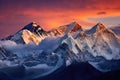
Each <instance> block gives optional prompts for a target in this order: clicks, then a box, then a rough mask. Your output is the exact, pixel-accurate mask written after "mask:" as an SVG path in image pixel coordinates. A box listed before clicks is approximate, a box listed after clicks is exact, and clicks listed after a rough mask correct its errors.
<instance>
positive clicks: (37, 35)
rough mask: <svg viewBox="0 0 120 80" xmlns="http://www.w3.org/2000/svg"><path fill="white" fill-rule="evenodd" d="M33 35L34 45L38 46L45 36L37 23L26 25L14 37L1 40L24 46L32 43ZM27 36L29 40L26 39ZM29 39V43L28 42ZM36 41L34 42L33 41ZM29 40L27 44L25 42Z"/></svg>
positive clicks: (44, 32)
mask: <svg viewBox="0 0 120 80" xmlns="http://www.w3.org/2000/svg"><path fill="white" fill-rule="evenodd" d="M33 35H34V43H36V44H38V43H39V42H40V41H41V40H42V39H43V38H45V37H46V36H47V33H46V31H44V30H43V29H42V28H41V27H40V26H39V25H37V23H35V22H31V23H30V24H28V25H26V26H25V27H24V28H22V29H21V30H19V31H18V32H17V33H15V34H14V35H11V36H8V37H7V38H5V39H3V40H12V41H15V42H16V43H19V44H25V43H27V44H28V43H29V42H32V41H33V40H32V39H33ZM28 36H29V39H27V38H28ZM30 37H32V38H31V41H30ZM35 39H36V40H35ZM28 40H29V42H27V41H28Z"/></svg>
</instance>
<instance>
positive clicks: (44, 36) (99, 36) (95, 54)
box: [0, 22, 120, 80]
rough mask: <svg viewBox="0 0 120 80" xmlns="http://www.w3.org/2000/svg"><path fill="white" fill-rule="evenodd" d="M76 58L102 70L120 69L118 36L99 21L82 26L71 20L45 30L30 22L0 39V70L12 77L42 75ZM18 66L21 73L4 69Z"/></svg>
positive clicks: (25, 77)
mask: <svg viewBox="0 0 120 80" xmlns="http://www.w3.org/2000/svg"><path fill="white" fill-rule="evenodd" d="M76 62H77V63H84V62H88V63H89V64H90V65H92V66H93V67H94V68H96V69H97V70H99V71H101V72H109V71H115V70H120V39H119V37H118V36H117V35H116V34H115V33H114V32H113V31H112V30H111V29H109V28H107V27H105V26H104V25H103V24H102V23H98V24H96V25H95V26H93V27H92V28H91V29H89V30H84V29H82V26H80V25H79V24H78V23H76V22H72V23H70V24H67V25H63V26H60V27H58V28H57V29H52V30H50V31H45V30H43V29H42V27H41V26H39V25H38V24H37V23H35V22H32V23H30V24H28V25H26V26H25V27H24V28H22V29H21V30H19V31H18V32H17V33H16V34H14V35H11V36H9V37H7V38H4V39H2V40H1V41H0V71H2V72H3V73H5V74H7V75H8V76H10V78H11V79H13V80H14V79H15V80H16V79H18V80H19V79H20V80H21V79H23V80H30V79H35V78H38V77H43V76H46V75H49V74H51V73H53V72H55V71H57V70H59V69H61V68H62V67H68V66H70V65H72V64H74V63H76ZM19 67H20V69H21V67H22V69H23V70H24V71H25V72H24V74H22V77H19V76H14V75H12V74H11V73H10V72H9V71H7V70H6V68H8V69H9V70H10V71H13V72H15V71H14V70H13V69H14V68H19ZM28 76H29V77H28Z"/></svg>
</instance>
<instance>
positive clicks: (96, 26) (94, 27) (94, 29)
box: [86, 22, 106, 34]
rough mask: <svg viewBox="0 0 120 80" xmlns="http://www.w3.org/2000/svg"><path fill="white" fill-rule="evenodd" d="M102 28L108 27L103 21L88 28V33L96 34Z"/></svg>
mask: <svg viewBox="0 0 120 80" xmlns="http://www.w3.org/2000/svg"><path fill="white" fill-rule="evenodd" d="M102 29H106V27H105V26H104V25H103V24H102V23H100V22H99V23H97V24H96V25H95V26H93V27H92V28H91V29H89V30H87V31H86V33H87V34H94V33H95V32H97V31H100V30H102Z"/></svg>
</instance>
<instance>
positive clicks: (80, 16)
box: [0, 0, 120, 38]
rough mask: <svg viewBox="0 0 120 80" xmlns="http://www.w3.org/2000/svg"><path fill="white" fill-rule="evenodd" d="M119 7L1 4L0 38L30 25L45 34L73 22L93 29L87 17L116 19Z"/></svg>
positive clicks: (12, 0)
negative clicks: (30, 23) (33, 24)
mask: <svg viewBox="0 0 120 80" xmlns="http://www.w3.org/2000/svg"><path fill="white" fill-rule="evenodd" d="M111 4H112V5H111ZM119 4H120V1H119V0H114V1H108V0H100V1H97V0H34V1H33V0H29V1H25V0H20V1H16V0H0V30H1V31H2V32H1V33H0V38H3V37H5V36H7V35H10V34H13V33H15V32H17V31H18V30H19V29H20V28H22V27H23V26H24V25H26V24H28V23H29V22H32V21H35V22H37V23H38V24H40V25H41V26H42V27H43V28H44V29H46V30H50V29H52V28H56V27H58V26H61V25H64V24H68V23H71V22H72V21H77V22H78V23H80V25H84V27H88V26H92V25H93V24H94V22H93V21H91V20H88V18H89V17H91V18H97V17H101V16H102V17H108V16H119V15H120V6H119ZM96 13H97V14H96ZM106 13H107V14H106ZM103 14H104V15H103ZM114 22H115V21H114ZM88 23H90V25H88Z"/></svg>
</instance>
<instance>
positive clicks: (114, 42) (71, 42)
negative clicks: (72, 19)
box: [55, 24, 120, 72]
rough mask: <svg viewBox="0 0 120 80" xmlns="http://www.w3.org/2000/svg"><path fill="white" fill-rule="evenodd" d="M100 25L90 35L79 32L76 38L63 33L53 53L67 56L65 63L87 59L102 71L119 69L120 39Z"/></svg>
mask: <svg viewBox="0 0 120 80" xmlns="http://www.w3.org/2000/svg"><path fill="white" fill-rule="evenodd" d="M102 25H103V24H102ZM102 25H100V26H98V27H97V29H96V32H94V34H92V35H87V34H86V33H84V32H80V33H79V34H78V35H77V36H76V38H73V37H72V36H71V35H70V34H69V35H68V34H67V35H65V36H64V37H63V39H62V40H63V41H61V45H60V46H59V47H58V48H57V49H56V50H55V53H62V54H64V55H66V56H67V57H66V65H70V64H72V63H74V62H76V61H77V62H86V61H87V62H89V63H90V64H91V65H92V66H94V67H95V68H97V69H98V70H100V71H103V72H106V71H111V70H117V69H120V68H119V66H120V40H119V39H118V37H117V36H116V35H115V34H114V33H113V32H112V31H111V30H109V29H107V28H106V27H105V26H102ZM108 64H109V66H107V65H108ZM102 66H105V67H102Z"/></svg>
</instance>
